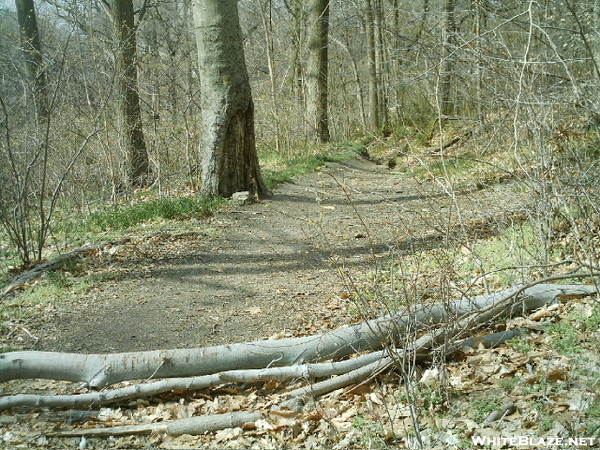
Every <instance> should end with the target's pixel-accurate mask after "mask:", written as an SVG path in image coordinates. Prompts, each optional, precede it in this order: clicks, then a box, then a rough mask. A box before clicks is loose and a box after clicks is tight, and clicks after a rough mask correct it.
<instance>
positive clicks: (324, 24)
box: [306, 0, 330, 143]
mask: <svg viewBox="0 0 600 450" xmlns="http://www.w3.org/2000/svg"><path fill="white" fill-rule="evenodd" d="M308 22H309V34H308V65H307V80H306V81H307V83H306V88H307V94H308V101H307V105H306V107H307V115H308V125H309V129H310V130H311V132H312V133H314V134H313V136H314V138H315V139H316V140H317V142H320V143H324V142H329V140H330V135H329V118H328V112H327V107H328V80H327V77H328V71H329V56H328V48H329V42H328V41H329V0H312V2H311V5H310V11H309V15H308Z"/></svg>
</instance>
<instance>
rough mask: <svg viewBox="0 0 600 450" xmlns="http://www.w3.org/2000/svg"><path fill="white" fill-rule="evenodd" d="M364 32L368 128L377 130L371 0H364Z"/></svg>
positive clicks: (377, 88) (377, 82)
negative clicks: (365, 38)
mask: <svg viewBox="0 0 600 450" xmlns="http://www.w3.org/2000/svg"><path fill="white" fill-rule="evenodd" d="M364 13H365V32H366V36H367V59H368V75H369V128H370V129H371V131H377V130H379V128H380V126H381V121H380V118H379V80H378V79H377V61H376V58H375V27H374V23H373V20H374V18H373V3H372V0H364Z"/></svg>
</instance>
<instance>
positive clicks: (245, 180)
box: [193, 0, 267, 197]
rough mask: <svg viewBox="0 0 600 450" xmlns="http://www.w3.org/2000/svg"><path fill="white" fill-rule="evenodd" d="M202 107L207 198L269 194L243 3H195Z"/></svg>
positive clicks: (204, 0)
mask: <svg viewBox="0 0 600 450" xmlns="http://www.w3.org/2000/svg"><path fill="white" fill-rule="evenodd" d="M193 10H194V23H195V28H196V40H197V44H198V69H199V73H200V82H201V93H200V96H201V104H202V144H201V145H202V187H201V188H200V193H201V195H204V196H208V197H213V196H218V195H220V196H223V197H229V196H231V195H232V194H233V193H235V192H238V191H250V192H252V193H254V194H259V195H260V194H265V193H267V188H266V187H265V185H264V183H263V181H262V177H261V174H260V168H259V164H258V156H257V152H256V143H255V135H254V103H253V100H252V93H251V90H250V83H249V79H248V71H247V69H246V61H245V57H244V47H243V44H242V36H241V30H240V24H239V17H238V7H237V0H197V1H196V2H194V4H193Z"/></svg>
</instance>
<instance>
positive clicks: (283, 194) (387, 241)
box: [0, 158, 600, 449]
mask: <svg viewBox="0 0 600 450" xmlns="http://www.w3.org/2000/svg"><path fill="white" fill-rule="evenodd" d="M405 162H406V161H405ZM392 166H393V165H392ZM405 167H406V166H402V167H400V166H398V170H395V169H394V168H389V167H388V166H387V165H379V164H376V163H374V162H373V161H371V160H368V159H361V158H356V159H352V160H349V161H346V162H331V163H327V164H326V165H325V166H324V167H322V169H321V170H319V171H317V172H315V173H312V174H309V175H306V176H302V177H299V178H297V179H296V180H295V181H294V182H293V183H288V184H283V185H279V186H278V187H277V188H276V189H275V190H274V193H273V196H272V197H271V198H268V199H265V200H262V201H260V202H256V203H250V204H233V203H230V204H228V205H226V206H225V207H222V208H219V209H218V210H217V211H215V212H214V213H213V214H212V215H211V216H209V217H206V218H204V219H199V220H188V221H181V222H164V223H160V224H154V225H152V226H148V229H147V232H146V231H140V230H139V229H138V230H137V231H136V232H135V233H129V234H128V233H123V235H122V236H120V238H119V239H116V240H115V243H114V244H112V245H107V246H104V247H103V248H102V250H99V251H96V252H93V253H90V254H88V255H86V256H85V257H84V258H82V259H80V260H79V261H78V262H77V264H75V265H73V266H72V267H71V268H70V269H69V272H67V273H66V274H63V276H61V277H54V278H52V277H51V276H48V277H47V279H45V280H41V281H36V282H34V283H33V285H32V286H29V287H28V288H27V290H26V291H25V292H24V293H17V295H16V296H14V297H13V298H11V299H9V300H7V301H6V302H5V305H4V314H5V318H6V317H7V315H8V319H10V320H9V321H7V322H5V325H4V326H5V329H4V331H6V333H3V334H2V341H0V345H2V346H3V347H5V348H12V349H32V350H51V351H67V352H84V353H97V352H122V351H138V350H154V349H166V348H177V347H178V348H189V347H199V346H210V345H218V344H227V343H234V342H243V341H249V340H259V339H267V338H273V337H274V338H278V337H286V336H303V335H310V334H316V333H319V332H323V331H327V330H329V329H332V328H337V327H340V326H343V325H344V324H348V323H355V322H360V321H362V320H364V318H365V315H367V316H368V315H369V314H379V313H380V312H381V309H383V310H385V308H387V307H390V305H391V304H392V303H391V302H387V301H386V300H385V298H384V297H385V296H386V295H389V296H390V297H394V296H397V295H410V293H411V292H414V293H415V295H419V296H420V298H419V299H417V300H418V301H421V300H423V299H426V298H430V299H431V300H432V301H434V300H435V301H437V300H439V299H447V298H448V296H449V292H450V291H453V290H454V291H456V292H458V291H460V290H461V288H462V287H461V286H455V285H452V286H451V285H448V284H447V283H446V285H443V280H448V279H450V278H453V277H452V276H451V274H450V276H447V275H448V274H449V273H450V272H451V271H460V270H461V268H460V267H459V264H461V261H463V262H464V261H465V260H468V259H469V260H473V261H477V260H478V258H479V262H480V263H481V264H482V266H481V267H476V266H473V265H471V266H469V267H470V269H469V270H472V272H473V273H474V274H482V273H484V272H486V268H484V267H483V266H484V265H485V261H482V260H483V259H485V255H481V258H480V257H479V256H478V255H477V254H476V252H475V251H474V249H475V244H476V243H477V242H479V241H485V240H486V239H490V240H493V239H494V237H495V236H497V235H499V234H501V233H503V232H504V231H505V230H507V229H508V230H510V229H511V227H514V228H515V229H518V228H519V226H520V224H522V223H523V222H524V219H525V218H526V212H527V211H528V210H529V209H530V208H531V198H529V197H528V196H527V193H526V191H525V190H523V189H521V188H519V186H518V184H517V183H516V182H514V180H513V179H505V178H504V177H502V176H498V177H497V178H494V177H491V178H490V179H489V180H487V181H482V180H481V179H480V178H479V177H478V179H477V180H474V179H472V177H470V176H469V174H468V172H465V173H463V174H462V177H461V179H462V180H463V181H462V182H459V183H456V184H451V183H449V182H448V181H447V178H443V177H434V176H431V175H432V174H431V173H429V172H427V171H425V172H420V173H419V174H418V175H416V172H415V171H406V170H405ZM400 169H402V170H400ZM525 230H526V229H525ZM515 242H516V241H515ZM518 247H519V245H518V244H517V245H513V244H511V249H510V251H511V252H514V253H518V251H519V250H520V249H519V248H518ZM521 250H522V249H521ZM447 254H452V255H453V258H454V259H452V258H450V259H448V263H447V264H446V263H444V261H443V260H444V258H445V257H446V256H445V255H447ZM488 255H491V256H492V257H495V258H498V259H499V260H500V263H501V264H504V265H510V264H511V262H510V261H508V260H507V261H503V258H504V257H505V254H504V253H502V252H499V251H496V250H493V251H491V252H488ZM415 258H416V259H415ZM405 259H406V261H407V262H406V264H403V263H402V261H403V260H405ZM436 259H437V260H436ZM408 260H410V261H411V262H408ZM433 260H436V261H435V264H434V263H433V262H432V261H433ZM402 268H403V269H402ZM399 270H405V272H404V273H402V274H401V275H402V276H403V277H404V279H405V280H414V283H415V285H418V286H416V288H415V289H414V290H413V289H412V288H413V287H411V286H408V287H406V289H405V290H404V291H402V288H400V289H399V290H398V291H396V290H395V289H396V288H395V287H394V281H393V278H394V276H395V275H394V274H399V272H398V271H399ZM444 271H450V272H446V273H442V272H444ZM467 272H468V271H467ZM489 275H490V277H489V280H493V279H495V280H497V284H496V285H488V286H487V287H488V288H490V289H491V290H494V289H496V288H497V290H503V289H505V288H506V287H508V286H507V285H506V284H507V283H506V280H502V279H500V278H494V276H495V275H494V274H491V273H490V274H489ZM457 278H458V277H457ZM474 279H476V280H477V279H478V278H477V276H475V278H474ZM53 280H54V281H53ZM79 280H85V283H80V281H79ZM480 281H481V280H480ZM52 282H54V283H56V282H60V283H62V284H63V285H62V287H61V290H60V291H59V294H58V295H56V296H54V297H53V300H52V301H49V300H48V299H47V298H46V299H44V298H39V296H38V298H36V297H35V296H34V295H33V294H29V295H27V292H28V291H32V292H35V290H36V289H37V285H40V286H43V285H44V284H46V285H47V284H49V283H50V284H51V283H52ZM82 286H83V287H82ZM466 286H467V288H465V289H466V290H467V291H468V289H469V286H470V287H471V288H473V287H474V290H473V291H468V292H469V294H470V293H471V292H474V293H478V292H476V289H483V287H482V285H481V283H480V282H479V281H476V282H470V281H469V282H467V284H466ZM40 292H41V293H42V294H40V295H41V296H43V295H44V294H43V293H44V292H48V291H47V290H46V291H44V290H43V289H40ZM388 300H390V299H388ZM391 300H393V299H391ZM371 306H372V307H373V308H374V309H375V310H370V307H371ZM594 307H595V306H594V305H593V302H591V303H590V302H589V301H588V302H587V303H585V302H584V303H582V304H581V305H580V307H579V310H581V311H587V312H589V314H592V313H591V312H590V311H592V310H593V308H594ZM378 308H380V309H378ZM587 312H586V314H587ZM547 314H548V315H550V316H552V315H556V314H566V313H565V309H564V307H561V309H559V310H553V311H551V312H548V313H547ZM593 314H596V313H593ZM539 317H547V315H546V314H544V315H538V319H535V320H540V319H539ZM552 317H556V316H552ZM594 317H595V316H594ZM535 320H533V319H532V320H531V321H530V325H531V328H532V329H541V328H540V326H539V325H538V322H536V321H535ZM9 322H10V323H9ZM528 323H529V322H528ZM7 324H8V325H7ZM510 326H512V325H510ZM517 326H522V323H521V324H519V325H517ZM595 333H597V331H596V332H595ZM563 334H564V333H563ZM586 336H588V338H589V336H592V334H589V333H588V334H586ZM548 339H550V337H548V336H547V335H544V333H540V334H534V335H532V336H531V337H528V338H527V339H523V340H521V341H519V342H520V344H518V345H516V344H515V345H513V346H511V347H507V346H502V347H501V348H499V349H478V350H475V351H474V352H473V353H471V354H470V356H468V358H467V359H466V360H463V361H459V362H453V363H451V364H449V365H448V366H447V367H446V368H445V370H446V371H447V372H446V375H447V376H448V377H449V378H447V379H446V381H445V382H444V383H443V386H440V385H436V384H435V383H436V381H435V377H436V376H437V375H433V378H427V373H428V372H426V373H425V376H423V378H422V379H421V380H420V381H419V378H420V377H421V375H419V374H415V377H416V379H415V381H419V384H418V386H417V388H416V390H415V391H410V390H408V389H405V388H403V387H402V382H401V380H400V379H399V377H398V376H397V374H393V373H390V374H388V375H385V376H384V377H382V378H381V379H380V380H379V382H378V383H375V382H372V383H371V384H370V385H368V386H363V388H361V389H357V390H354V391H353V392H352V393H349V392H346V391H344V390H340V391H339V392H338V391H336V392H334V393H331V394H328V395H325V396H323V397H322V398H320V399H319V400H318V403H317V404H316V405H313V407H314V409H311V410H310V411H308V410H307V412H302V413H297V414H296V415H295V416H293V417H292V416H285V415H280V416H276V415H275V416H273V415H272V416H271V418H270V419H269V420H268V421H262V422H261V424H257V428H256V429H254V430H249V431H248V430H247V431H242V430H241V429H234V430H223V431H221V432H217V433H209V434H208V435H203V436H198V437H191V436H186V435H184V436H181V437H170V436H166V435H152V436H139V437H138V436H136V437H123V438H112V437H111V438H109V439H101V438H94V439H88V441H87V443H85V442H84V441H80V440H79V438H76V439H75V438H67V439H65V438H63V439H58V438H48V437H47V435H48V433H49V432H50V431H52V430H55V429H56V428H63V429H64V428H70V427H73V426H83V427H89V426H97V425H98V424H107V425H108V424H129V423H132V422H135V421H142V422H148V421H154V422H155V421H162V420H168V419H171V418H182V417H189V416H190V415H199V414H206V413H211V412H212V413H214V412H221V411H227V410H239V409H246V408H249V409H256V408H259V409H260V408H262V409H263V410H268V408H269V407H270V406H269V405H272V404H273V403H276V401H275V400H273V399H272V398H271V397H269V396H270V395H273V393H274V392H275V391H276V390H277V389H279V388H280V387H282V385H279V384H276V386H275V385H273V386H271V385H269V386H268V387H267V386H264V387H260V386H254V387H252V386H246V388H247V389H250V391H249V392H250V393H248V392H246V391H243V390H241V389H240V390H238V388H236V387H228V388H227V389H222V390H219V389H216V390H213V391H211V390H207V391H206V392H199V393H191V394H189V395H185V396H184V397H181V398H180V397H178V396H179V394H178V393H173V394H172V395H164V396H160V397H159V398H156V399H141V400H139V401H137V402H136V401H134V402H132V403H129V404H125V405H114V406H109V407H105V408H99V409H98V408H95V409H94V408H92V411H91V412H89V413H87V412H83V413H77V414H75V416H76V417H80V416H81V418H79V419H77V418H76V419H74V418H73V417H75V416H74V413H73V412H68V411H65V412H61V411H52V410H47V409H35V408H33V409H31V408H29V409H28V408H24V409H15V410H13V411H9V412H7V413H4V414H2V415H0V425H1V426H2V428H3V431H1V433H2V434H0V438H1V439H0V444H5V445H7V446H9V447H11V448H12V447H15V448H16V447H19V446H20V447H23V448H33V447H35V448H74V447H76V446H78V445H79V446H80V447H79V448H108V447H111V448H207V449H215V448H260V449H263V448H265V449H266V448H273V449H276V448H295V449H320V448H339V449H345V448H399V447H405V446H406V447H410V448H417V447H419V446H420V447H421V448H453V449H454V448H470V447H472V446H473V444H472V443H471V441H470V439H469V437H470V436H473V435H474V433H476V434H477V436H483V437H486V438H495V437H500V436H506V435H507V434H506V433H508V435H513V436H514V435H517V436H518V435H531V433H538V434H537V435H539V433H542V435H543V434H544V433H545V434H546V435H549V436H557V435H558V434H559V433H565V432H566V431H565V430H566V428H565V426H563V425H562V424H563V423H568V424H570V426H572V427H575V426H576V424H579V425H577V426H580V427H584V426H592V425H593V423H597V417H598V416H600V400H598V399H596V400H594V397H593V395H592V396H591V397H590V395H591V394H589V392H591V391H590V389H591V388H589V389H588V387H586V386H588V384H590V383H592V384H593V383H594V381H589V382H588V381H586V382H583V381H582V382H581V383H579V381H577V383H578V384H577V387H574V388H573V389H572V390H565V387H566V383H567V382H566V380H567V379H568V377H569V376H571V375H569V373H570V372H569V370H570V369H569V368H573V370H574V369H575V367H576V366H578V364H575V363H574V361H575V360H577V361H583V359H581V358H582V356H581V354H573V355H572V356H563V355H562V354H559V353H556V352H555V351H554V350H550V349H549V348H548V347H546V346H547V345H548V344H547V342H549V341H548ZM586 339H587V338H586ZM599 342H600V340H599ZM569 345H571V344H569ZM581 345H582V346H586V345H588V344H581ZM571 347H572V345H571ZM569 348H570V347H569ZM592 348H596V347H592ZM575 350H577V351H579V350H578V349H575ZM575 350H573V348H571V350H569V351H575ZM596 353H597V352H596V350H591V351H589V352H587V353H585V354H586V355H588V357H589V360H588V359H586V361H589V362H588V363H586V364H587V365H586V367H588V368H589V367H592V368H593V367H597V366H594V364H596V363H597V361H596V360H597V356H593V355H595V354H596ZM573 358H576V359H573ZM532 368H533V369H532ZM586 370H587V369H586ZM419 373H421V372H419ZM583 373H584V372H582V375H578V377H579V378H576V379H577V380H582V378H581V377H584V376H585V377H591V378H590V380H594V379H595V380H597V378H594V377H593V376H592V375H590V374H593V373H594V369H589V370H587V371H586V372H585V374H584V375H583ZM540 374H541V375H540ZM543 374H545V375H543ZM548 374H549V375H551V376H549V375H548ZM430 376H431V374H430ZM586 380H587V378H586ZM573 383H575V382H573ZM586 383H587V384H586ZM595 383H597V381H595ZM2 390H3V393H4V394H13V393H19V392H32V393H47V392H53V393H61V392H64V393H67V392H74V390H75V391H77V388H76V387H74V386H73V385H71V384H69V383H64V382H52V381H51V382H45V381H41V380H37V381H35V382H33V381H27V382H25V381H13V382H9V383H5V384H3V385H2ZM411 392H412V393H411ZM551 392H559V394H557V396H553V395H554V394H551ZM407 396H409V397H410V396H414V397H410V398H407ZM586 399H590V400H589V401H588V400H586ZM505 400H510V401H511V402H513V403H511V404H513V408H516V409H512V410H511V412H510V414H512V415H511V416H510V417H509V418H508V419H506V420H505V421H504V423H503V425H502V427H499V426H497V425H496V423H494V422H493V421H490V422H487V421H486V417H487V415H488V414H489V413H490V412H494V411H496V410H497V409H498V408H500V407H501V405H502V404H503V402H504V401H505ZM585 402H587V403H585ZM583 403H585V404H586V405H588V406H589V405H592V406H593V405H595V406H594V408H596V409H594V411H595V412H594V414H596V413H597V416H592V417H595V418H594V419H593V420H592V421H591V422H585V420H587V419H586V417H587V416H585V414H584V412H583V409H581V408H579V407H580V406H581V405H582V404H583ZM411 405H415V406H416V408H417V410H418V411H420V412H421V414H420V416H419V427H421V435H422V439H423V442H421V443H420V444H419V443H418V442H416V441H414V440H412V441H411V440H410V439H411V438H410V436H413V437H414V429H415V428H414V427H415V422H414V420H416V418H415V417H414V416H413V412H414V410H411V409H410V408H411ZM514 405H516V407H515V406H514ZM573 405H574V406H573ZM571 406H573V408H571ZM592 406H589V407H590V411H591V410H592ZM578 408H579V409H578ZM571 409H572V410H571ZM596 410H597V411H596ZM514 411H517V412H514ZM86 414H87V415H86ZM417 414H418V412H417ZM557 414H559V415H560V414H563V415H565V417H566V419H565V420H563V421H562V422H560V423H559V421H558V416H557ZM590 414H591V413H590ZM88 416H89V417H88ZM92 416H93V417H92ZM277 417H278V418H277ZM503 417H504V416H503ZM561 417H562V416H561ZM413 419H414V420H413ZM503 420H504V419H503ZM79 422H83V423H79ZM586 424H587V425H586ZM589 424H592V425H589ZM569 429H570V428H569ZM579 429H583V428H577V430H579ZM589 429H590V430H593V427H592V428H589ZM572 430H576V428H572ZM595 432H597V431H595ZM573 433H576V431H572V432H571V434H573ZM582 433H584V432H583V431H582ZM581 436H586V435H585V434H581ZM1 446H2V445H0V447H1ZM493 447H494V448H501V447H502V445H496V446H493ZM529 448H532V447H529ZM579 448H585V446H582V447H579Z"/></svg>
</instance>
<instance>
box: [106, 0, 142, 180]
mask: <svg viewBox="0 0 600 450" xmlns="http://www.w3.org/2000/svg"><path fill="white" fill-rule="evenodd" d="M112 16H113V23H114V27H115V34H116V36H117V42H118V48H117V55H116V71H117V87H118V96H119V122H120V124H119V128H120V132H121V142H122V146H123V149H124V150H125V151H126V152H127V155H128V158H129V167H128V169H129V171H128V181H129V183H131V184H132V185H133V186H144V185H147V184H148V182H149V181H150V180H149V178H150V173H151V170H150V162H149V159H148V152H147V150H146V141H145V139H144V132H143V129H142V113H141V108H140V96H139V92H138V74H137V65H136V36H135V35H136V29H135V23H134V13H133V2H132V0H113V1H112Z"/></svg>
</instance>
